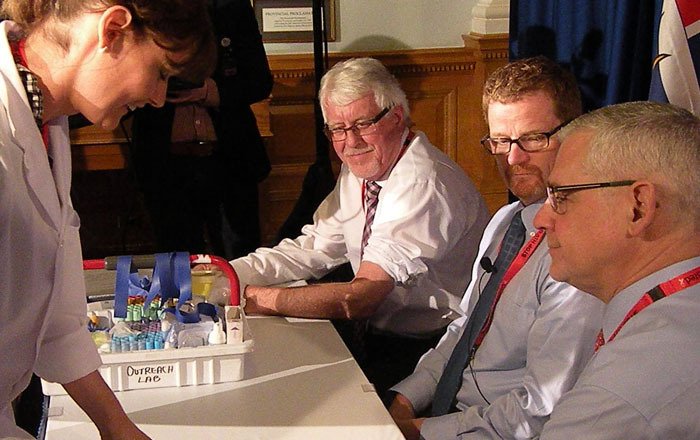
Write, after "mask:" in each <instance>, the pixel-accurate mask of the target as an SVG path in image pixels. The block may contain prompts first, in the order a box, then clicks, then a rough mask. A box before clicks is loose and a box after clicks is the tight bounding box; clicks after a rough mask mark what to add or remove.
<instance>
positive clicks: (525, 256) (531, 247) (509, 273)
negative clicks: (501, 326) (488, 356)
mask: <svg viewBox="0 0 700 440" xmlns="http://www.w3.org/2000/svg"><path fill="white" fill-rule="evenodd" d="M544 234H545V231H544V229H539V230H537V232H536V233H535V235H534V236H533V237H532V238H531V239H530V240H529V241H528V242H527V243H525V246H523V247H522V249H520V252H519V253H518V255H517V256H516V257H515V259H514V260H513V262H512V263H510V266H508V270H506V273H505V275H503V279H502V280H501V282H500V284H499V285H498V290H497V291H496V298H495V299H494V301H493V304H492V305H491V310H490V311H489V316H488V317H487V318H486V322H485V323H484V326H483V327H482V328H481V331H480V332H479V335H478V336H477V337H476V341H475V342H474V350H476V349H477V348H479V346H480V345H481V342H482V341H483V340H484V337H486V333H488V331H489V329H490V328H491V322H492V321H493V314H494V312H495V310H496V304H498V300H500V299H501V294H503V291H504V290H505V288H506V286H507V285H508V284H509V283H510V281H511V280H512V279H513V278H514V277H515V275H517V273H518V272H520V269H522V268H523V266H525V263H527V261H528V260H529V259H530V257H531V256H532V254H534V253H535V249H537V247H538V246H539V245H540V243H542V239H543V238H544Z"/></svg>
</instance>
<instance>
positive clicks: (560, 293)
mask: <svg viewBox="0 0 700 440" xmlns="http://www.w3.org/2000/svg"><path fill="white" fill-rule="evenodd" d="M540 206H541V203H537V204H534V205H530V206H527V207H525V208H524V209H523V205H522V204H521V203H520V202H517V203H513V204H510V205H507V206H505V207H503V208H501V209H500V210H499V211H498V212H497V213H496V214H495V215H494V217H493V219H492V220H491V222H490V223H489V225H488V226H487V227H486V230H485V231H484V237H483V239H482V241H481V244H480V247H479V254H478V257H477V258H478V259H477V262H476V263H475V264H474V268H473V271H472V280H471V283H470V284H469V287H468V288H467V291H466V293H465V295H464V300H463V303H462V307H463V310H464V314H465V315H464V316H463V317H462V318H460V319H457V320H455V321H454V322H453V323H452V324H451V325H450V326H449V327H448V329H447V332H446V333H445V335H444V336H443V338H442V340H441V341H440V343H439V344H438V346H437V347H436V348H435V349H434V350H430V351H429V352H428V353H426V355H425V356H423V358H422V359H421V360H420V362H419V363H418V366H417V367H416V370H415V372H414V373H413V374H412V375H411V376H409V377H408V378H406V379H405V380H403V381H402V382H401V383H399V384H398V385H396V386H395V387H393V388H392V390H394V391H397V392H399V393H401V394H402V395H404V396H405V397H407V398H408V399H409V400H410V401H411V403H412V405H413V407H414V409H415V410H416V412H417V413H418V414H420V413H422V412H424V411H427V410H429V409H430V406H431V404H432V401H433V397H434V395H435V389H436V387H437V383H438V381H439V380H440V377H441V376H442V372H443V370H444V368H445V364H446V363H447V361H448V359H449V358H450V355H451V354H452V351H453V350H454V347H455V345H456V344H457V341H458V340H459V338H460V336H461V334H462V330H463V329H464V327H465V324H466V322H467V320H468V316H469V313H471V309H472V308H473V307H474V305H475V304H476V301H477V299H478V296H479V294H480V293H481V289H483V287H484V286H485V285H486V283H487V282H488V277H489V276H490V275H489V274H487V273H485V271H484V269H483V268H481V266H480V264H479V263H478V261H479V260H481V258H483V257H488V258H490V259H491V261H495V260H496V255H497V254H498V247H499V245H500V243H501V240H502V239H503V236H504V235H505V232H506V230H507V228H508V225H509V224H510V221H511V219H512V217H513V216H514V215H515V213H516V212H517V211H518V210H520V209H522V219H523V223H524V224H525V228H526V230H527V232H528V236H527V237H526V239H529V237H530V236H532V235H534V233H535V231H536V229H535V227H534V226H533V223H532V222H533V218H534V216H535V213H536V212H537V210H538V209H539V208H540ZM550 261H551V260H550V256H549V252H548V249H547V244H546V240H545V241H543V242H542V243H541V244H540V246H539V247H538V248H537V250H536V251H535V252H534V253H533V254H532V256H531V257H530V259H529V260H528V261H527V263H526V264H525V265H524V266H523V267H522V269H521V270H520V271H519V272H518V273H517V275H515V277H514V278H513V279H512V281H511V282H510V283H509V284H508V286H507V287H506V289H505V290H504V291H503V294H502V296H501V298H500V301H499V302H498V305H497V307H496V310H495V313H494V316H493V322H492V324H491V327H490V330H489V332H488V333H487V334H486V337H485V338H484V340H483V342H482V344H481V346H480V347H479V349H478V351H477V352H476V355H475V358H474V360H473V361H472V369H473V373H474V376H472V371H471V370H470V368H466V369H465V370H464V374H463V377H462V386H461V388H460V390H459V391H458V393H457V401H458V404H457V408H458V409H459V410H460V411H458V412H455V413H451V414H447V415H444V416H440V417H431V418H428V419H426V420H425V422H424V423H423V425H422V428H421V436H422V437H423V438H425V439H431V440H432V439H443V440H444V439H496V438H532V437H533V436H536V435H537V434H538V433H539V432H540V430H541V428H542V425H543V424H544V422H545V421H546V420H547V417H548V416H549V414H550V413H551V411H552V408H553V406H554V405H555V404H556V402H557V401H558V400H559V398H560V396H561V395H562V394H563V393H564V392H565V391H567V390H569V389H570V388H571V387H572V386H573V384H574V382H575V381H576V378H577V376H578V374H579V373H580V372H581V370H582V369H583V367H584V366H585V364H586V362H587V361H588V359H589V358H590V356H591V355H592V353H593V345H594V343H595V338H596V335H597V332H598V330H599V329H600V316H601V313H602V307H603V303H602V302H601V301H599V300H597V299H596V298H594V297H593V296H591V295H588V294H586V293H583V292H581V291H579V290H577V289H575V288H573V287H572V286H570V285H568V284H564V283H560V282H557V281H554V280H553V279H552V278H551V277H550V276H549V265H550ZM497 270H506V268H497ZM474 377H475V378H476V381H475V379H474ZM477 386H478V387H479V389H480V390H481V392H482V393H483V394H484V396H485V397H486V399H488V401H489V402H490V404H489V403H487V402H486V401H485V400H484V398H483V397H482V396H481V394H480V392H479V389H477Z"/></svg>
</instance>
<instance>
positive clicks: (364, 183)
mask: <svg viewBox="0 0 700 440" xmlns="http://www.w3.org/2000/svg"><path fill="white" fill-rule="evenodd" d="M415 135H416V134H415V133H414V132H412V131H409V132H408V135H407V136H406V140H405V141H404V142H403V147H402V148H401V152H400V153H399V157H398V158H396V163H398V162H399V160H400V159H401V158H402V157H403V155H404V153H406V150H407V149H408V144H410V143H411V141H412V140H413V138H414V137H415ZM396 163H394V166H396ZM365 192H367V180H366V179H365V180H363V181H362V209H365Z"/></svg>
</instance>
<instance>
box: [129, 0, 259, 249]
mask: <svg viewBox="0 0 700 440" xmlns="http://www.w3.org/2000/svg"><path fill="white" fill-rule="evenodd" d="M209 7H210V11H211V16H212V21H213V24H214V32H215V35H216V41H217V47H218V60H217V66H216V70H215V72H214V74H213V75H212V76H211V77H210V78H207V79H206V80H205V81H204V83H201V84H192V83H188V82H186V81H178V80H173V81H171V84H170V87H169V89H168V98H167V101H166V104H165V106H163V108H153V107H145V108H143V109H140V110H138V111H136V112H135V113H134V120H133V130H132V132H133V139H132V142H133V148H132V151H131V154H132V161H133V166H134V169H135V173H136V178H137V182H138V183H139V186H140V188H141V190H142V191H143V193H144V196H145V202H146V207H147V209H148V212H149V214H150V218H151V222H152V227H153V231H154V234H155V237H156V244H157V251H175V250H182V251H189V252H191V253H202V252H206V253H213V254H216V255H221V256H225V257H227V258H229V259H230V258H235V257H239V256H242V255H245V254H247V253H248V252H252V251H253V250H255V248H256V247H258V246H259V245H260V219H259V207H258V183H259V182H260V181H262V180H263V179H264V178H265V177H266V176H267V175H268V173H269V171H270V162H269V160H268V157H267V153H266V152H265V146H264V144H263V140H262V138H261V137H260V132H259V131H258V127H257V124H256V120H255V116H254V114H253V111H252V110H251V109H250V105H251V104H253V103H255V102H257V101H261V100H263V99H265V98H267V97H268V96H269V94H270V91H271V90H272V75H271V73H270V69H269V67H268V63H267V57H266V55H265V49H264V47H263V44H262V38H261V36H260V32H259V30H258V24H257V21H256V19H255V13H254V11H253V7H252V6H251V4H250V1H248V0H227V1H223V0H210V1H209Z"/></svg>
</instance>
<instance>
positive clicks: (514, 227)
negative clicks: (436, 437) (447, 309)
mask: <svg viewBox="0 0 700 440" xmlns="http://www.w3.org/2000/svg"><path fill="white" fill-rule="evenodd" d="M524 242H525V225H523V221H522V218H521V216H520V211H518V212H517V213H516V214H515V216H514V217H513V219H512V220H511V222H510V226H509V227H508V230H507V231H506V235H505V236H504V237H503V242H502V243H501V249H500V250H499V251H498V256H497V257H496V262H495V263H494V266H495V272H494V273H493V274H491V277H490V278H489V281H488V283H486V287H484V290H483V292H482V293H481V295H480V296H479V300H478V301H477V303H476V306H474V310H472V313H471V315H469V320H468V321H467V323H466V325H465V326H464V332H463V333H462V336H461V337H460V338H459V341H458V342H457V345H455V348H454V350H453V351H452V355H451V356H450V359H449V360H448V361H447V365H445V370H444V371H443V372H442V376H441V377H440V381H439V382H438V385H437V388H436V390H435V398H434V399H433V406H432V411H431V412H432V415H433V417H435V416H441V415H444V414H447V413H449V412H450V411H451V409H452V408H453V406H454V405H453V403H454V400H455V397H456V396H457V391H458V390H459V388H460V386H461V385H462V374H463V373H464V369H465V368H466V367H467V364H468V362H469V358H470V355H472V350H473V349H474V342H475V341H476V338H477V336H478V334H479V332H480V331H481V329H482V327H483V326H484V323H485V322H486V319H487V318H488V315H489V312H490V310H491V307H492V305H493V302H494V300H495V299H496V292H497V291H498V285H499V284H501V280H502V279H503V275H504V274H505V273H506V270H507V269H508V267H509V266H510V264H511V263H512V262H513V259H514V258H515V256H516V255H517V254H518V251H519V250H520V248H521V247H522V245H523V243H524Z"/></svg>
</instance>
